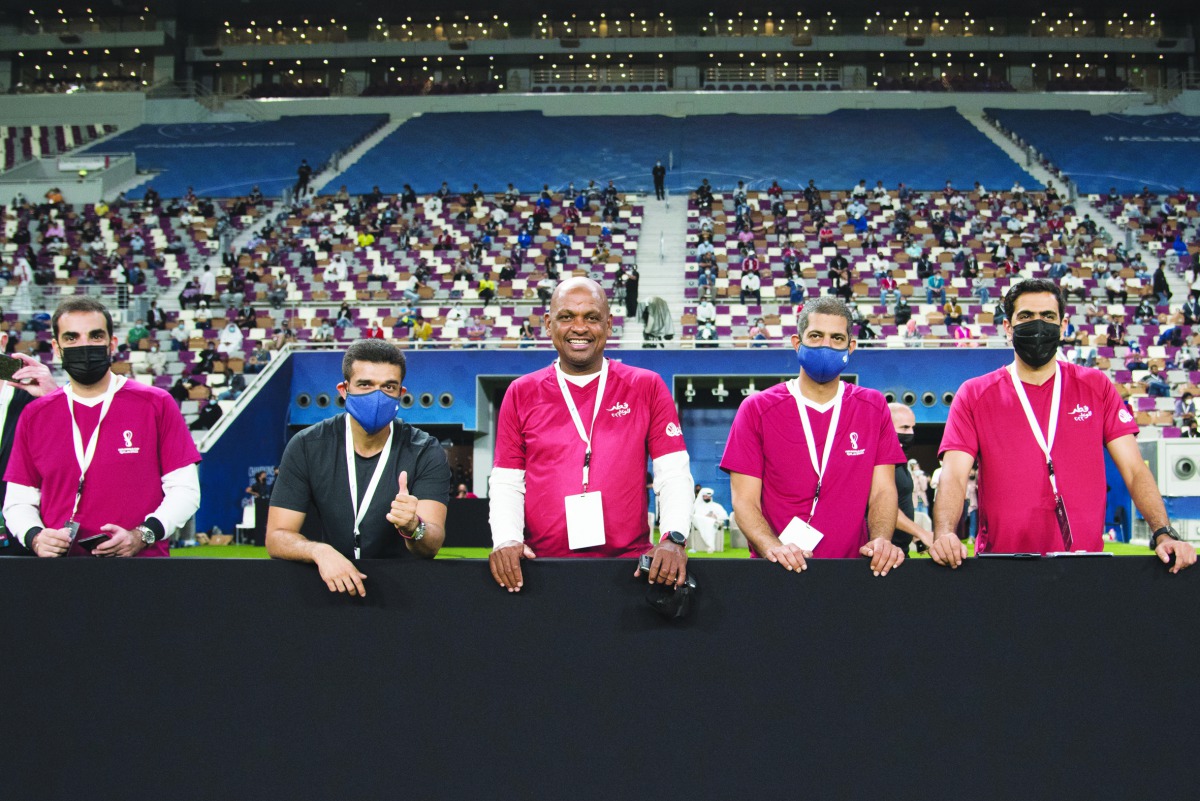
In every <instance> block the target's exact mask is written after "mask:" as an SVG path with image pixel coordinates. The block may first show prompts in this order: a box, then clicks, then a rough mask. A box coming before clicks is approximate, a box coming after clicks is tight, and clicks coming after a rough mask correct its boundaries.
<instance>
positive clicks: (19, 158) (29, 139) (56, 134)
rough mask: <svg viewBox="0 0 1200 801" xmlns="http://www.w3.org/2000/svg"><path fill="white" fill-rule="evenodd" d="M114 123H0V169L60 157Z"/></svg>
mask: <svg viewBox="0 0 1200 801" xmlns="http://www.w3.org/2000/svg"><path fill="white" fill-rule="evenodd" d="M116 130H117V128H116V126H114V125H39V126H36V127H19V126H11V125H0V170H11V169H12V168H13V167H15V166H17V165H18V164H23V163H24V162H27V161H31V160H33V159H36V158H47V157H49V156H59V155H62V154H63V153H66V152H68V151H70V150H73V149H75V148H77V147H82V146H84V145H86V144H88V143H89V142H92V141H94V140H96V139H99V138H100V137H102V136H106V135H108V134H110V133H113V132H114V131H116Z"/></svg>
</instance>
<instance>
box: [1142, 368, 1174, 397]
mask: <svg viewBox="0 0 1200 801" xmlns="http://www.w3.org/2000/svg"><path fill="white" fill-rule="evenodd" d="M1163 372H1164V371H1163V368H1162V366H1161V365H1158V364H1152V365H1150V371H1149V372H1148V373H1147V374H1146V377H1145V378H1143V379H1142V384H1143V385H1145V387H1146V394H1147V395H1149V396H1150V397H1152V398H1169V397H1171V384H1170V383H1169V382H1168V381H1167V377H1166V376H1165V375H1164V374H1163Z"/></svg>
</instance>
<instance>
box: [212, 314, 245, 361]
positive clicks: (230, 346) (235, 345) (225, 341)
mask: <svg viewBox="0 0 1200 801" xmlns="http://www.w3.org/2000/svg"><path fill="white" fill-rule="evenodd" d="M242 339H243V337H242V329H240V328H238V327H237V324H236V323H233V322H230V323H229V325H227V326H225V327H224V328H222V329H221V338H220V343H219V345H218V347H219V349H220V351H221V352H222V353H224V354H226V355H227V356H231V357H233V358H240V357H241V356H242V354H243V351H242Z"/></svg>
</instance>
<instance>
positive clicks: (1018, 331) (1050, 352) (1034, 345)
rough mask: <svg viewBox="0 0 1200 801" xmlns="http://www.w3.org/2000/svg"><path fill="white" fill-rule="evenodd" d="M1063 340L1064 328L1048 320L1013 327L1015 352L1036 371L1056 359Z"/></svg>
mask: <svg viewBox="0 0 1200 801" xmlns="http://www.w3.org/2000/svg"><path fill="white" fill-rule="evenodd" d="M1061 339H1062V326H1060V325H1058V324H1057V323H1051V322H1048V321H1046V320H1031V321H1030V322H1028V323H1021V324H1020V325H1018V326H1014V327H1013V337H1012V340H1013V350H1014V351H1016V352H1017V356H1018V357H1019V358H1020V359H1021V361H1023V362H1025V363H1026V364H1027V365H1029V366H1030V367H1032V368H1034V369H1037V368H1038V367H1041V366H1042V365H1044V364H1047V363H1049V361H1050V360H1051V359H1053V358H1054V356H1055V354H1057V353H1058V345H1059V341H1060V340H1061Z"/></svg>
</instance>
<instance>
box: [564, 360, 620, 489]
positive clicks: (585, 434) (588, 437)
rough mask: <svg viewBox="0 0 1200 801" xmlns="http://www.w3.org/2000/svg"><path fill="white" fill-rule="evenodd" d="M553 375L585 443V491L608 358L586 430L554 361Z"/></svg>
mask: <svg viewBox="0 0 1200 801" xmlns="http://www.w3.org/2000/svg"><path fill="white" fill-rule="evenodd" d="M554 375H555V377H556V378H558V389H559V391H561V392H562V396H563V400H564V401H566V402H567V411H569V412H570V413H571V421H572V422H573V423H575V430H576V431H577V432H579V438H580V439H581V440H583V443H584V444H585V445H587V450H586V451H585V452H584V454H583V491H584V492H587V487H588V468H590V467H591V464H592V432H594V431H595V430H596V416H597V415H599V414H600V404H601V402H602V401H603V400H604V387H605V385H606V384H607V383H608V359H605V360H604V361H603V363H602V364H601V366H600V380H599V384H597V386H596V405H595V406H594V407H592V426H591V428H589V429H588V430H587V431H584V430H583V420H581V419H579V409H578V408H576V406H575V399H574V398H572V397H571V390H569V389H568V388H567V379H566V378H565V377H564V376H563V371H562V368H561V367H559V365H558V362H557V361H556V362H554Z"/></svg>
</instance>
